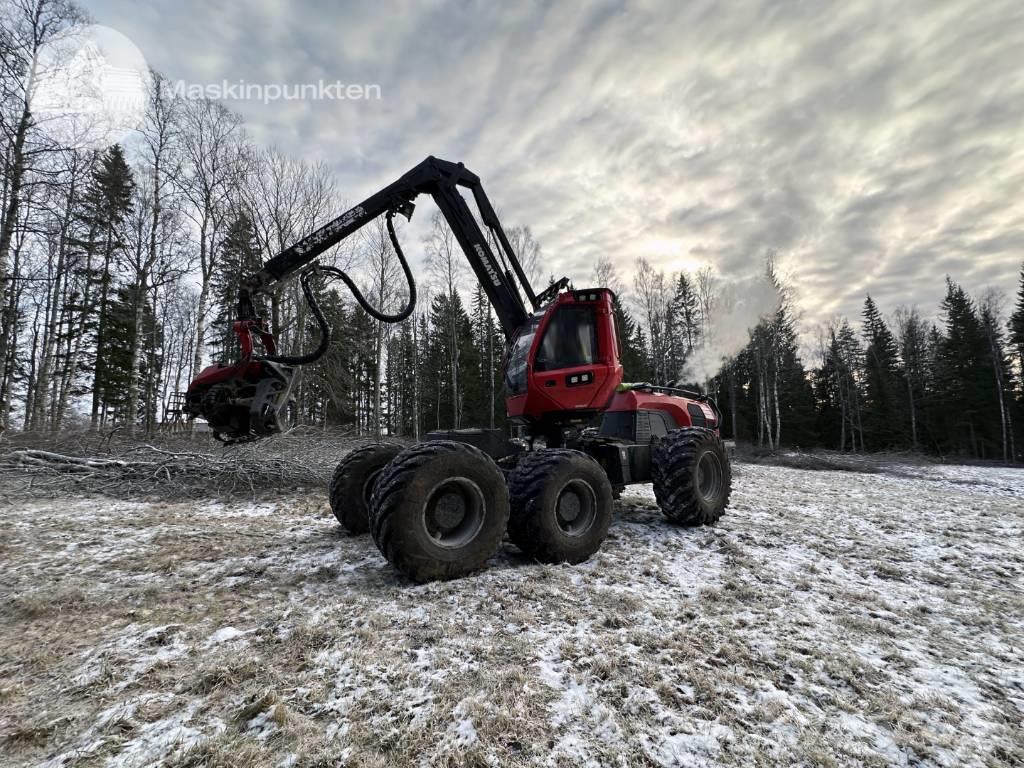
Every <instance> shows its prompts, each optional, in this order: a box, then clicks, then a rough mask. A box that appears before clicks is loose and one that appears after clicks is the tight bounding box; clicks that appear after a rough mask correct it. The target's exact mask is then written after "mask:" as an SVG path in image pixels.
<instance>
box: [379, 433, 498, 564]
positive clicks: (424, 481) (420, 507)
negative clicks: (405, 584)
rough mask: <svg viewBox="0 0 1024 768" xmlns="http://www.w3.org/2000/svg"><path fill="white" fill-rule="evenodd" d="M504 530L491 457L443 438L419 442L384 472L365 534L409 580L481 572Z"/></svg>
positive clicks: (494, 467)
mask: <svg viewBox="0 0 1024 768" xmlns="http://www.w3.org/2000/svg"><path fill="white" fill-rule="evenodd" d="M507 525H508V489H507V488H506V486H505V478H504V476H503V475H502V474H501V470H500V469H498V465H497V464H495V463H494V461H493V460H492V459H491V457H490V456H488V455H487V454H485V453H484V452H483V451H481V450H479V449H478V448H474V447H473V446H471V445H467V444H465V443H456V442H452V441H449V440H433V441H430V442H425V443H420V444H419V445H415V446H413V447H412V448H408V449H406V450H404V451H402V453H400V454H399V455H398V456H397V457H396V458H395V459H394V460H393V461H392V462H391V463H390V464H389V465H388V466H387V468H386V469H385V470H384V472H383V473H382V474H381V476H380V479H379V480H378V481H377V487H376V489H375V490H374V494H373V499H372V501H371V502H370V533H371V534H372V535H373V540H374V541H375V542H376V543H377V547H378V548H379V549H380V551H381V552H382V553H383V554H384V557H386V558H387V559H388V561H389V562H390V563H391V564H392V565H394V566H395V568H397V569H398V570H399V571H401V572H402V573H404V574H405V575H406V576H408V577H409V578H411V579H413V580H415V581H435V580H440V579H453V578H457V577H459V576H463V575H465V574H467V573H470V572H472V571H475V570H478V569H479V568H482V567H483V566H484V565H485V564H486V562H487V560H488V559H489V558H490V557H491V556H492V555H494V553H495V552H497V551H498V547H500V546H501V541H502V539H503V538H504V536H505V528H506V526H507Z"/></svg>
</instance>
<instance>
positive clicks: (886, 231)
mask: <svg viewBox="0 0 1024 768" xmlns="http://www.w3.org/2000/svg"><path fill="white" fill-rule="evenodd" d="M87 4H88V5H89V7H90V10H91V11H92V12H93V14H94V15H95V16H96V17H97V19H98V20H99V21H100V22H101V23H107V24H110V25H111V26H115V27H117V28H118V29H120V30H121V31H123V32H124V33H125V34H128V35H129V36H130V37H132V38H133V39H134V40H135V41H136V42H138V43H139V44H140V46H141V47H142V48H143V50H144V52H146V54H147V56H149V57H150V58H151V60H154V63H156V64H157V65H158V66H159V67H160V68H161V69H162V70H164V71H165V72H166V73H167V74H169V75H170V76H172V77H183V78H193V79H200V78H206V79H210V80H219V79H220V78H222V77H226V78H228V79H237V78H239V77H244V78H245V79H246V80H249V81H251V82H256V81H260V80H271V79H272V80H284V81H288V82H302V81H308V80H315V79H317V78H320V77H323V78H325V79H335V78H337V79H341V80H344V81H348V82H379V83H380V85H381V87H382V90H383V95H384V98H383V100H382V101H381V102H375V103H366V102H355V103H346V102H335V103H331V102H314V103H295V102H279V103H275V104H271V105H268V106H264V105H262V104H254V103H239V104H235V105H232V106H234V107H235V108H237V109H239V110H240V111H242V112H243V114H244V116H245V118H246V121H247V124H248V126H249V130H250V132H251V133H252V135H253V136H254V137H255V138H256V139H257V140H259V141H262V142H265V143H274V144H277V145H278V146H280V147H281V148H282V149H284V150H285V151H287V152H290V153H293V154H295V155H302V156H306V157H309V158H310V159H323V160H326V161H328V162H331V163H333V164H334V165H335V167H336V169H337V171H338V174H339V178H340V181H341V186H342V188H343V189H344V190H345V191H346V194H349V195H350V197H351V198H353V199H355V198H359V197H361V196H362V195H364V194H366V193H368V192H370V191H372V190H373V189H375V188H376V187H377V186H378V185H380V184H382V183H385V182H387V181H390V180H391V179H392V178H394V177H395V176H396V175H397V174H399V173H401V172H402V171H404V170H405V168H406V167H407V166H408V165H410V164H411V163H414V162H416V161H418V160H420V159H421V158H422V157H423V156H425V155H427V154H437V155H441V156H449V157H453V158H457V159H464V160H465V161H466V162H467V164H469V165H470V166H471V167H473V168H474V170H477V171H478V172H479V173H480V174H481V175H482V176H483V177H484V179H485V181H486V183H487V185H488V187H489V190H490V192H491V195H492V197H493V198H494V199H495V201H496V202H497V203H498V204H499V205H500V207H501V210H502V212H503V216H504V217H505V219H506V220H507V221H508V222H509V223H510V224H512V223H524V224H530V225H531V227H532V228H533V230H534V232H535V234H536V235H537V236H538V237H539V239H540V240H541V241H542V243H543V244H544V248H545V252H546V254H547V256H548V258H549V259H550V264H549V265H547V266H546V267H545V271H546V272H555V273H559V274H561V273H568V274H572V275H574V276H575V277H576V278H577V280H578V281H582V280H585V279H586V278H587V277H588V276H589V273H590V269H591V267H592V264H593V261H594V260H595V259H596V257H598V256H600V255H605V254H610V255H612V256H613V257H614V258H615V259H616V260H618V262H619V264H620V267H621V271H622V272H624V273H625V274H626V276H627V282H628V276H629V272H630V271H631V268H632V265H633V263H634V261H635V259H636V258H637V257H638V256H646V257H647V258H649V259H651V260H652V261H653V262H655V263H656V264H658V265H659V266H660V267H662V268H665V269H667V270H675V269H679V268H682V267H689V266H692V265H693V264H694V263H695V262H704V263H710V264H712V265H713V266H714V267H715V268H716V269H717V270H718V271H719V272H720V273H721V274H723V275H743V274H749V273H751V272H754V271H757V270H759V269H760V266H761V259H762V257H763V254H764V252H765V251H766V250H767V249H769V248H775V249H778V250H779V252H780V259H781V266H782V267H783V269H784V271H786V272H787V273H788V274H790V275H791V276H792V279H793V281H794V283H795V285H796V288H797V290H798V295H799V296H800V302H801V306H802V308H803V309H804V322H805V323H806V324H807V325H808V326H812V325H813V324H815V323H817V322H819V321H821V320H823V319H825V318H827V317H828V316H830V315H831V314H833V313H836V312H841V313H845V314H848V315H851V316H858V315H859V312H860V307H861V304H862V302H863V296H864V293H865V292H866V291H869V290H870V291H871V293H872V294H873V295H875V296H876V297H877V298H878V299H879V301H880V302H882V303H883V305H884V304H888V303H889V302H891V301H896V300H898V301H899V303H918V304H920V305H921V306H922V308H923V309H924V310H925V311H926V312H932V311H934V308H935V306H936V304H937V302H938V300H939V299H940V298H941V296H942V294H943V292H944V285H943V281H942V275H943V274H944V272H945V271H948V272H949V273H950V274H951V275H953V276H954V277H955V278H957V279H961V280H963V281H964V283H965V285H966V287H967V288H968V290H970V291H972V292H974V293H980V292H981V291H982V290H984V289H985V288H986V287H987V286H989V285H994V284H1003V285H1010V284H1012V283H1013V281H1014V280H1015V279H1016V276H1017V272H1018V269H1019V266H1020V261H1021V258H1022V256H1024V251H1022V248H1021V246H1022V235H1021V232H1022V231H1024V228H1022V226H1021V225H1022V223H1024V204H1022V203H1021V202H1020V200H1019V197H1020V190H1021V189H1022V188H1024V153H1022V151H1021V150H1022V143H1021V139H1020V134H1021V130H1020V129H1021V127H1022V117H1024V115H1022V111H1024V77H1022V76H1021V73H1022V64H1021V56H1020V45H1019V41H1020V40H1021V39H1024V6H1021V5H1020V4H1019V3H1016V2H991V3H985V4H976V3H970V2H967V1H966V0H957V1H950V2H939V3H936V2H931V1H930V0H914V1H912V2H905V3H900V4H893V3H888V2H886V3H882V2H865V1H863V0H861V1H859V2H847V3H838V2H835V3H796V2H782V3H779V2H774V1H770V0H763V1H758V0H752V1H751V2H748V3H744V4H743V5H742V7H741V8H738V9H735V10H732V11H730V10H729V6H723V5H721V4H716V3H711V2H697V3H687V4H680V3H674V2H669V0H664V2H636V3H613V2H604V3H595V4H584V3H575V2H547V3H536V4H535V3H523V4H519V3H516V4H479V5H475V6H467V5H466V4H463V3H457V2H447V1H445V0H434V1H433V2H429V3H425V4H415V5H414V4H408V3H397V2H390V0H384V1H383V2H377V3H373V4H359V5H354V4H353V5H349V4H329V5H327V4H324V5H322V6H318V5H315V4H312V3H300V4H296V3H289V4H284V3H280V4H277V3H270V2H262V3H255V4H246V7H245V10H244V11H242V12H239V11H237V10H236V9H235V8H233V7H232V8H228V7H219V8H217V7H212V6H210V5H208V4H204V3H200V2H199V0H182V2H180V3H178V4H176V5H175V6H163V5H161V6H159V10H158V11H154V10H153V9H146V8H143V7H141V6H140V5H138V4H136V3H134V2H128V0H92V1H91V2H88V3H87ZM420 216H421V217H422V219H424V220H425V219H426V218H428V217H427V216H426V215H425V214H421V215H420ZM416 226H419V225H416ZM411 231H412V232H416V231H417V230H416V229H415V227H414V229H413V230H411ZM651 243H659V244H660V245H659V250H650V249H649V246H650V244H651ZM886 308H887V309H891V307H886Z"/></svg>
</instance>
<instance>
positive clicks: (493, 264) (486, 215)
mask: <svg viewBox="0 0 1024 768" xmlns="http://www.w3.org/2000/svg"><path fill="white" fill-rule="evenodd" d="M459 186H462V187H466V188H467V189H469V190H470V191H471V192H472V193H473V198H474V200H475V201H476V204H477V207H478V208H479V210H480V216H481V219H482V220H483V223H484V225H485V226H486V227H487V228H488V230H489V231H490V234H491V236H492V237H493V239H494V242H495V243H496V245H497V246H498V247H499V248H500V253H501V254H502V255H503V257H504V258H503V261H504V262H505V263H507V265H508V268H506V269H503V268H502V264H501V263H500V262H499V260H498V259H496V258H495V255H494V251H493V250H492V249H491V246H490V244H489V243H488V241H487V238H486V237H485V236H484V233H483V232H482V231H481V229H480V226H479V225H478V224H477V221H476V218H475V217H474V216H473V213H472V211H471V210H470V208H469V206H468V205H467V204H466V201H465V199H464V198H463V197H462V195H461V194H460V193H459V191H458V189H457V187H459ZM421 194H429V195H431V196H432V197H433V198H434V202H435V203H436V204H437V207H438V208H439V209H440V211H441V214H442V215H443V216H444V217H445V220H446V221H447V222H448V226H449V227H451V230H452V233H453V234H454V235H455V239H456V240H458V242H459V245H460V246H461V248H462V250H463V252H464V253H465V254H466V258H467V259H468V260H469V264H470V266H471V267H472V268H473V272H474V273H475V274H476V276H477V279H478V280H479V281H480V284H481V285H482V286H483V289H484V292H485V293H486V294H487V298H488V299H489V300H490V302H491V305H492V306H493V307H494V310H495V312H496V313H497V315H498V319H499V321H500V323H501V328H502V330H503V331H504V333H505V337H506V338H508V339H511V338H512V337H513V336H514V334H515V332H516V330H517V329H518V328H520V327H521V326H522V325H523V323H525V322H526V320H527V318H528V317H529V312H528V311H527V308H526V306H525V304H524V303H523V299H522V297H521V296H520V293H519V290H518V288H517V287H516V284H517V282H518V285H519V286H520V287H521V288H522V290H523V293H525V295H526V298H527V300H528V301H529V302H530V304H531V309H530V311H533V310H535V309H537V307H538V301H537V296H536V294H535V293H534V292H533V288H532V287H531V286H530V281H529V280H528V279H527V277H526V275H525V273H524V272H523V268H522V265H520V263H519V259H518V258H516V255H515V252H514V251H513V250H512V246H511V244H510V243H509V241H508V238H507V237H506V235H505V231H504V230H503V229H502V227H501V223H500V222H499V221H498V216H497V214H496V213H495V212H494V208H493V206H491V202H490V200H488V198H487V194H486V193H485V192H484V188H483V186H482V185H481V183H480V179H479V177H478V176H476V175H475V174H473V173H471V172H470V171H468V170H466V168H465V167H464V166H463V165H462V163H451V162H448V161H446V160H440V159H438V158H435V157H428V158H427V159H426V160H424V161H423V162H422V163H420V164H419V165H417V166H416V167H414V168H412V169H411V170H410V171H409V172H408V173H406V174H405V175H404V176H402V177H401V178H400V179H398V181H396V182H394V183H393V184H390V185H388V186H387V187H385V188H384V189H382V190H380V191H379V192H377V193H376V194H374V195H371V196H370V197H368V198H366V199H365V200H363V202H361V203H359V205H356V206H355V207H353V208H350V209H349V210H347V211H345V213H343V214H341V215H340V216H338V217H337V218H336V219H334V220H333V221H330V222H328V223H327V224H325V225H324V226H322V227H321V228H320V229H318V230H316V231H315V232H313V233H312V234H309V235H307V236H306V237H304V238H303V239H302V240H300V241H299V242H297V243H295V244H294V245H293V246H291V247H290V248H287V249H285V250H284V251H282V252H281V253H279V254H278V255H277V256H274V257H273V258H272V259H270V260H269V261H267V262H266V264H264V265H263V269H261V270H260V271H259V272H257V273H256V274H255V275H253V276H252V277H251V278H249V279H248V280H247V281H246V282H245V283H244V284H243V287H242V289H241V291H240V292H239V297H238V312H239V318H240V319H241V320H249V319H252V318H253V317H254V314H255V313H254V311H253V305H252V297H253V296H254V295H255V294H257V293H260V292H262V291H264V290H266V289H267V288H268V287H269V286H270V285H272V284H273V283H274V282H276V281H278V280H283V279H285V278H287V277H288V276H289V275H292V274H294V273H295V272H297V271H298V270H300V269H302V268H303V267H305V266H306V265H307V264H309V263H310V262H312V261H313V260H315V259H316V258H317V257H318V256H320V255H321V254H322V253H323V252H324V251H326V250H327V249H328V248H330V247H331V246H333V245H336V244H337V243H339V242H341V241H342V240H344V239H345V238H346V237H348V236H349V235H351V234H353V233H355V232H356V231H357V230H359V229H360V228H361V227H363V226H364V225H366V224H368V223H370V222H371V221H373V220H374V219H376V218H377V217H378V216H381V215H383V214H390V215H394V214H398V213H400V214H402V215H404V216H405V217H406V218H410V217H411V216H412V212H413V209H414V207H415V206H414V203H413V201H414V200H415V199H416V197H418V196H419V195H421Z"/></svg>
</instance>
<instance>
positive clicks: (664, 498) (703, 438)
mask: <svg viewBox="0 0 1024 768" xmlns="http://www.w3.org/2000/svg"><path fill="white" fill-rule="evenodd" d="M651 474H652V475H653V478H652V479H653V480H654V497H655V498H656V499H657V500H658V506H659V507H661V511H662V512H663V513H664V514H665V517H667V518H668V519H669V520H672V521H673V522H676V523H679V524H680V525H710V524H711V523H714V522H716V521H717V520H718V519H719V518H720V517H721V516H722V513H723V512H724V511H725V507H726V505H727V504H728V503H729V494H730V493H731V492H732V470H731V468H730V466H729V457H728V456H727V455H726V453H725V446H724V445H723V444H722V441H721V439H720V438H719V437H718V435H716V434H715V433H714V432H712V431H711V430H710V429H702V428H700V427H687V428H684V429H677V430H675V431H673V432H670V433H669V434H668V436H667V437H664V438H662V439H661V440H660V441H659V442H658V444H657V445H656V446H655V448H654V456H653V461H652V467H651Z"/></svg>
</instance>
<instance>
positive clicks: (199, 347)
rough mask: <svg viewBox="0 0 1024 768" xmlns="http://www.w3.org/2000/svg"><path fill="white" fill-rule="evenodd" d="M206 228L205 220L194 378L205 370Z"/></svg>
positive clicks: (200, 240)
mask: <svg viewBox="0 0 1024 768" xmlns="http://www.w3.org/2000/svg"><path fill="white" fill-rule="evenodd" d="M206 227H207V220H206V218H203V222H202V224H201V225H200V227H199V263H200V264H201V265H203V266H201V267H200V272H202V273H203V274H202V275H201V282H200V285H199V300H198V301H197V302H196V346H195V350H194V351H195V356H194V357H193V358H192V376H193V377H195V376H198V375H199V372H200V371H201V370H203V352H204V351H205V349H206V339H205V336H206V304H207V302H208V301H209V300H210V281H209V279H208V278H207V276H206V269H205V268H204V267H205V265H206V263H207V259H208V258H209V257H208V255H207V252H206Z"/></svg>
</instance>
